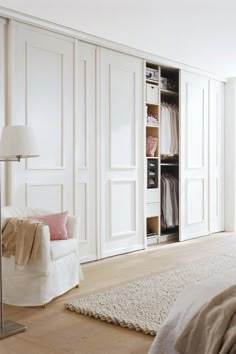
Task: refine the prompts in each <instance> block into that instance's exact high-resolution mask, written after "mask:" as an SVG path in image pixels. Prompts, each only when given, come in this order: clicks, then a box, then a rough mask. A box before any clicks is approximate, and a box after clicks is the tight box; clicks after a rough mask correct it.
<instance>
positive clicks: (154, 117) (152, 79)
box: [144, 63, 160, 246]
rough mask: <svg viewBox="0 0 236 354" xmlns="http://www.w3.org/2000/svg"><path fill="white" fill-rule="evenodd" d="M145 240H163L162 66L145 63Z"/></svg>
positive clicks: (150, 243) (157, 241) (151, 243)
mask: <svg viewBox="0 0 236 354" xmlns="http://www.w3.org/2000/svg"><path fill="white" fill-rule="evenodd" d="M144 129H145V141H146V154H145V171H146V173H145V175H146V176H145V177H146V183H145V189H146V191H145V192H146V193H145V194H146V215H145V218H146V244H147V245H148V246H149V245H154V244H157V243H159V242H160V144H159V142H160V67H159V65H157V64H153V63H146V67H145V117H144Z"/></svg>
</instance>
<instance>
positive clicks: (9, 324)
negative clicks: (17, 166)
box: [0, 159, 27, 340]
mask: <svg viewBox="0 0 236 354" xmlns="http://www.w3.org/2000/svg"><path fill="white" fill-rule="evenodd" d="M1 161H9V160H1ZM17 161H20V159H19V160H17ZM2 288H3V286H2V195H1V169H0V340H1V339H3V338H6V337H10V336H13V335H14V334H17V333H21V332H25V331H26V328H27V327H26V326H24V325H21V324H20V323H17V322H13V321H9V320H3V296H2V295H3V294H2V293H3V291H2Z"/></svg>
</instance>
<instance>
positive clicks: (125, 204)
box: [100, 49, 144, 257]
mask: <svg viewBox="0 0 236 354" xmlns="http://www.w3.org/2000/svg"><path fill="white" fill-rule="evenodd" d="M100 60H101V62H100V65H101V72H100V75H101V90H100V99H101V109H100V113H101V114H100V119H101V125H100V134H101V136H100V139H101V151H100V153H101V177H100V181H101V256H102V257H107V256H112V255H115V254H120V253H124V252H128V251H133V250H137V249H141V248H143V247H144V235H143V229H144V228H143V220H144V217H143V190H144V188H143V156H144V155H143V76H144V75H143V61H142V60H140V59H138V58H135V57H132V56H128V55H125V54H121V53H118V52H115V51H111V50H106V49H101V56H100Z"/></svg>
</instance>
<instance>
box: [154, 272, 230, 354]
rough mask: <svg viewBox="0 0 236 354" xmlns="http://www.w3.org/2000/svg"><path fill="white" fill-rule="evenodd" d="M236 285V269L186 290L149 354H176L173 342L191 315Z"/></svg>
mask: <svg viewBox="0 0 236 354" xmlns="http://www.w3.org/2000/svg"><path fill="white" fill-rule="evenodd" d="M235 284H236V269H234V270H230V271H228V272H225V273H224V274H221V275H220V276H216V277H214V278H211V279H207V280H205V281H203V282H201V283H197V284H195V285H193V286H190V287H189V288H186V289H185V290H184V291H183V292H182V293H181V294H180V296H179V298H178V299H177V301H176V302H175V304H174V305H173V307H172V309H171V311H170V313H169V315H168V317H167V319H166V321H165V323H164V324H163V326H162V328H161V330H160V332H159V334H158V335H157V336H156V337H155V339H154V341H153V343H152V345H151V348H150V350H149V354H177V353H178V352H177V351H176V350H175V348H174V346H175V342H176V339H177V337H178V336H179V335H180V333H181V332H182V330H183V329H184V327H185V325H186V324H187V323H188V321H189V320H190V319H191V318H192V317H193V315H194V314H195V313H196V312H197V311H198V310H199V309H200V308H201V307H202V306H203V305H204V304H205V303H206V302H208V301H210V300H211V299H212V298H213V297H215V296H216V295H217V294H219V293H220V292H222V291H224V290H225V289H227V288H228V287H230V286H232V285H235Z"/></svg>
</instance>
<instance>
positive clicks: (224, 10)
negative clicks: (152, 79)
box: [0, 0, 236, 77]
mask: <svg viewBox="0 0 236 354" xmlns="http://www.w3.org/2000/svg"><path fill="white" fill-rule="evenodd" d="M0 6H3V7H7V8H9V9H13V10H16V11H19V12H23V13H26V14H29V15H33V16H36V17H38V18H42V19H46V20H49V21H52V22H54V23H57V24H62V25H65V26H68V27H71V28H74V29H77V30H79V31H83V32H86V33H89V34H93V35H96V36H98V37H102V38H106V39H109V40H113V41H115V42H119V43H122V44H125V45H129V46H131V47H134V48H137V49H141V50H144V51H147V52H150V53H153V54H157V55H159V56H162V57H166V58H168V59H172V60H176V61H178V62H181V63H184V64H188V65H191V66H194V67H197V68H201V69H204V70H207V71H209V72H213V73H216V74H218V75H221V76H224V77H232V76H236V19H235V17H236V16H235V14H236V1H235V0H225V1H218V0H162V1H160V0H145V1H144V0H40V1H39V0H1V1H0Z"/></svg>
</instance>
